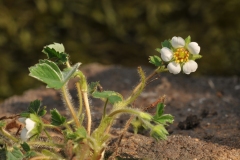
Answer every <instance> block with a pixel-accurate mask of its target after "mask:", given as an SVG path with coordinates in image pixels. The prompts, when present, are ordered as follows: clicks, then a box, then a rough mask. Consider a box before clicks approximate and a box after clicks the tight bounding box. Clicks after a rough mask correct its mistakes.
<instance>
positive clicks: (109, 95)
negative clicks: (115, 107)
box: [92, 91, 123, 104]
mask: <svg viewBox="0 0 240 160" xmlns="http://www.w3.org/2000/svg"><path fill="white" fill-rule="evenodd" d="M92 96H93V97H94V98H101V99H103V100H106V99H108V102H109V103H111V104H114V103H117V102H119V101H122V100H123V97H122V95H121V94H120V93H117V92H114V91H103V92H97V91H96V92H93V93H92Z"/></svg>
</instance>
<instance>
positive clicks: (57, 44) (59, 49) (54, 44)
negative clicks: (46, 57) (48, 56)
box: [46, 43, 65, 53]
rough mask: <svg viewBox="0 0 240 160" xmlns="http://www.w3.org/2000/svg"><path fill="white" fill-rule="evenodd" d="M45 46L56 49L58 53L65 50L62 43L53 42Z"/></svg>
mask: <svg viewBox="0 0 240 160" xmlns="http://www.w3.org/2000/svg"><path fill="white" fill-rule="evenodd" d="M46 47H49V48H51V49H55V51H57V52H59V53H62V52H65V48H64V46H63V44H60V43H53V44H50V45H47V46H46Z"/></svg>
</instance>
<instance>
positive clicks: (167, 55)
mask: <svg viewBox="0 0 240 160" xmlns="http://www.w3.org/2000/svg"><path fill="white" fill-rule="evenodd" d="M160 53H161V58H162V60H164V61H165V62H168V61H170V60H171V59H172V57H173V52H172V50H170V49H169V48H167V47H163V48H162V49H161V50H160Z"/></svg>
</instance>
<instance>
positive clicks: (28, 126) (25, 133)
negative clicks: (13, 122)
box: [18, 118, 36, 141]
mask: <svg viewBox="0 0 240 160" xmlns="http://www.w3.org/2000/svg"><path fill="white" fill-rule="evenodd" d="M18 120H19V121H20V122H22V123H23V124H25V127H24V128H23V129H22V132H21V135H20V138H21V139H22V141H27V140H28V139H29V138H30V137H31V136H32V135H33V134H32V133H31V131H32V130H33V129H34V127H35V124H36V123H35V122H34V121H33V120H31V119H30V118H19V119H18Z"/></svg>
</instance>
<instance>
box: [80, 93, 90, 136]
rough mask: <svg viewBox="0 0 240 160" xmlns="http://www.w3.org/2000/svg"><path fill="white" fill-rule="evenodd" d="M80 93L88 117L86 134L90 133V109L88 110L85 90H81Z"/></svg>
mask: <svg viewBox="0 0 240 160" xmlns="http://www.w3.org/2000/svg"><path fill="white" fill-rule="evenodd" d="M82 93H83V101H84V104H85V109H86V113H87V117H88V123H87V132H88V135H90V133H91V125H92V116H91V111H90V107H89V102H88V96H87V92H82Z"/></svg>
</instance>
